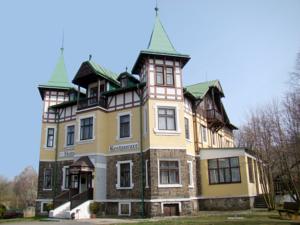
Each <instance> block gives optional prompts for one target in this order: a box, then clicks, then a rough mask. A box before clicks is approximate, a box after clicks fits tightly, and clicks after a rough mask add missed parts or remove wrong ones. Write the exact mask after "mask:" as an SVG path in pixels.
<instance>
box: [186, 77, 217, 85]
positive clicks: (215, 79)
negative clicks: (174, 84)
mask: <svg viewBox="0 0 300 225" xmlns="http://www.w3.org/2000/svg"><path fill="white" fill-rule="evenodd" d="M217 81H219V80H218V79H215V80H208V81H203V82H198V83H195V84H190V85H186V86H185V87H191V86H195V85H199V84H205V83H208V82H217ZM219 82H220V81H219Z"/></svg>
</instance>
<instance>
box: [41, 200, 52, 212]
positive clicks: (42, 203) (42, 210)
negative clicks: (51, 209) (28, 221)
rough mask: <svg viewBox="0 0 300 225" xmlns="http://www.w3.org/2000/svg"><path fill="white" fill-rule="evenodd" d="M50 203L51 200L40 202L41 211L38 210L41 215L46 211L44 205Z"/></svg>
mask: <svg viewBox="0 0 300 225" xmlns="http://www.w3.org/2000/svg"><path fill="white" fill-rule="evenodd" d="M51 202H52V200H48V201H41V202H40V203H41V209H40V212H41V213H46V212H47V211H45V210H44V204H49V203H51Z"/></svg>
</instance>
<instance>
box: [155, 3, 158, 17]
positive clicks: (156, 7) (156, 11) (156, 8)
mask: <svg viewBox="0 0 300 225" xmlns="http://www.w3.org/2000/svg"><path fill="white" fill-rule="evenodd" d="M154 10H155V13H156V15H158V6H157V0H156V5H155V8H154Z"/></svg>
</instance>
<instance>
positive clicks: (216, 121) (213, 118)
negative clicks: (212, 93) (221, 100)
mask: <svg viewBox="0 0 300 225" xmlns="http://www.w3.org/2000/svg"><path fill="white" fill-rule="evenodd" d="M206 119H207V124H208V127H209V128H210V129H212V130H213V131H214V132H217V131H218V130H220V129H221V128H222V127H224V125H225V123H224V117H223V115H222V114H221V113H219V112H218V111H217V110H215V109H208V110H206Z"/></svg>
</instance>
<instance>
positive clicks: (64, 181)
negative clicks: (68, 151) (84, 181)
mask: <svg viewBox="0 0 300 225" xmlns="http://www.w3.org/2000/svg"><path fill="white" fill-rule="evenodd" d="M68 168H69V166H64V167H63V168H62V178H63V179H62V184H61V189H62V190H69V188H66V187H65V186H66V185H65V184H66V169H68ZM69 185H70V177H69Z"/></svg>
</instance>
